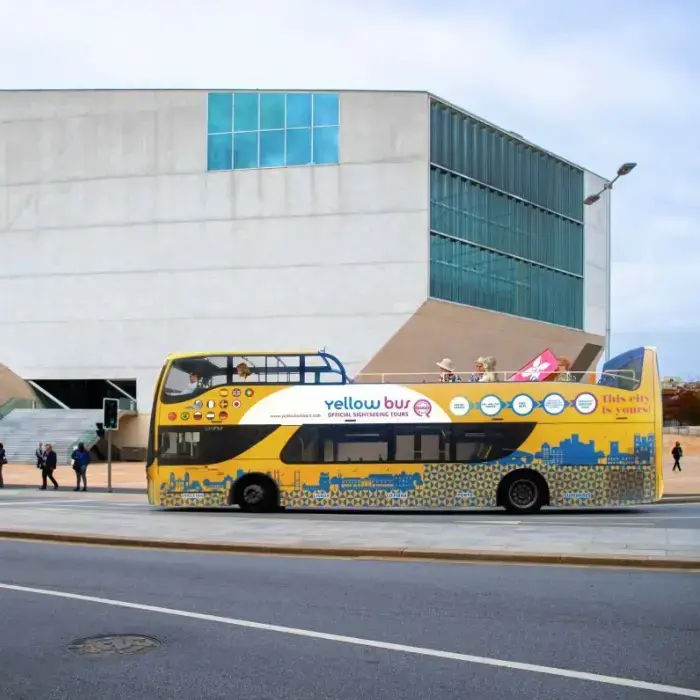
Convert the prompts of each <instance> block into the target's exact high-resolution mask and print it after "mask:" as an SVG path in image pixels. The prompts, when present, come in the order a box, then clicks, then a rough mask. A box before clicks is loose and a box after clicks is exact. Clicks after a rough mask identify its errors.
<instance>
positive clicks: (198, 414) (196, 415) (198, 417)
mask: <svg viewBox="0 0 700 700" xmlns="http://www.w3.org/2000/svg"><path fill="white" fill-rule="evenodd" d="M192 415H193V416H194V419H195V420H202V413H201V411H195V412H194V413H193V414H192Z"/></svg>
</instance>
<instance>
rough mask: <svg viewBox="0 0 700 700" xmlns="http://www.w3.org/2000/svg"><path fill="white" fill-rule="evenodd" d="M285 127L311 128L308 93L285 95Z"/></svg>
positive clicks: (309, 97)
mask: <svg viewBox="0 0 700 700" xmlns="http://www.w3.org/2000/svg"><path fill="white" fill-rule="evenodd" d="M287 126H288V127H296V126H311V95H310V94H309V93H308V92H293V93H289V94H288V95H287Z"/></svg>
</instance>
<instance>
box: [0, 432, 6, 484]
mask: <svg viewBox="0 0 700 700" xmlns="http://www.w3.org/2000/svg"><path fill="white" fill-rule="evenodd" d="M3 464H7V458H6V457H5V446H4V445H3V444H2V443H1V442H0V489H4V488H5V482H4V481H3V480H2V465H3Z"/></svg>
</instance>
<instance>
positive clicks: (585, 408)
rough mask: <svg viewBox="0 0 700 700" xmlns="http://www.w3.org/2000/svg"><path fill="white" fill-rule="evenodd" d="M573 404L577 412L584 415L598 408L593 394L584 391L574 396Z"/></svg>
mask: <svg viewBox="0 0 700 700" xmlns="http://www.w3.org/2000/svg"><path fill="white" fill-rule="evenodd" d="M574 406H575V407H576V410H577V411H578V412H579V413H583V415H584V416H587V415H588V414H589V413H593V411H595V410H596V408H598V401H596V398H595V396H593V394H589V393H587V392H584V393H583V394H579V395H578V396H577V397H576V399H575V400H574Z"/></svg>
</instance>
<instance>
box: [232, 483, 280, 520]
mask: <svg viewBox="0 0 700 700" xmlns="http://www.w3.org/2000/svg"><path fill="white" fill-rule="evenodd" d="M233 502H234V503H237V504H238V505H239V506H240V509H241V510H242V511H245V512H246V513H267V512H269V511H271V510H275V508H276V507H277V488H276V486H275V484H274V482H273V481H272V480H271V479H269V478H268V477H266V476H263V475H261V476H247V477H245V478H243V479H241V480H240V481H238V482H237V483H236V485H235V487H234V491H233Z"/></svg>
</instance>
